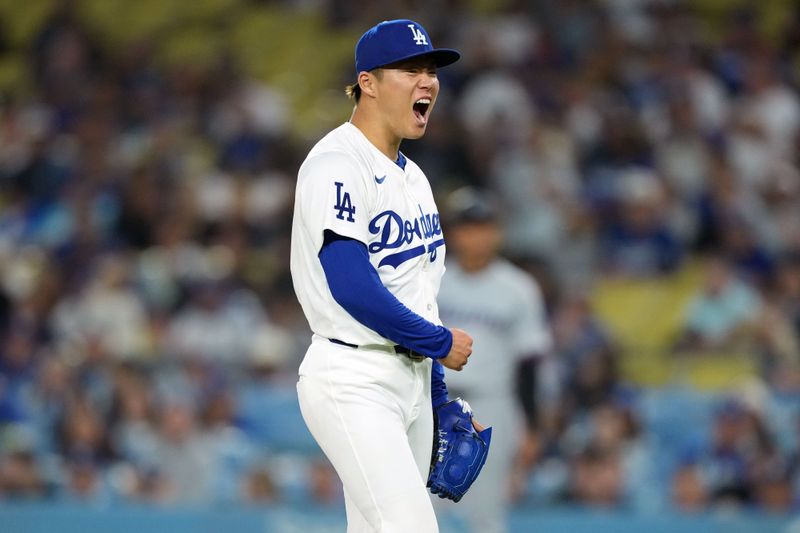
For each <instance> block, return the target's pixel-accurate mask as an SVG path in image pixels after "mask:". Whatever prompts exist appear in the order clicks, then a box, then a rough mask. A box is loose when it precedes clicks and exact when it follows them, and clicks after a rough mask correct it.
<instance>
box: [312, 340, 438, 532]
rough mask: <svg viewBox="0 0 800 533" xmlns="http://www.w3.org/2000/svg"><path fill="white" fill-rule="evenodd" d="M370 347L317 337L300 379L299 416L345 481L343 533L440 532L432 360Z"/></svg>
mask: <svg viewBox="0 0 800 533" xmlns="http://www.w3.org/2000/svg"><path fill="white" fill-rule="evenodd" d="M374 348H375V349H367V348H365V347H361V348H350V347H347V346H340V345H337V344H333V343H331V342H330V341H328V340H327V339H324V338H322V337H318V336H314V339H313V341H312V343H311V346H310V347H309V349H308V351H307V352H306V355H305V358H304V359H303V363H302V364H301V365H300V372H299V373H300V379H299V381H298V383H297V393H298V397H299V400H300V409H301V411H302V414H303V418H304V420H305V422H306V425H307V426H308V428H309V430H310V431H311V434H312V435H313V436H314V438H315V439H316V441H317V443H318V444H319V445H320V448H322V451H323V452H324V453H325V455H326V456H327V457H328V459H329V460H330V462H331V464H332V465H333V467H334V468H335V469H336V472H337V473H338V475H339V477H340V479H341V480H342V484H343V486H344V495H345V508H346V512H347V532H348V533H373V532H374V533H437V532H438V531H439V527H438V525H437V522H436V515H435V514H434V511H433V505H432V504H431V500H430V496H429V494H428V490H427V488H426V487H425V482H426V480H427V476H428V468H429V465H430V458H431V447H432V443H433V413H432V410H431V391H430V383H431V361H430V360H429V359H427V358H426V359H424V360H422V361H413V360H411V359H410V358H408V357H407V356H405V355H402V354H395V353H394V350H391V349H390V350H385V349H378V348H377V347H374Z"/></svg>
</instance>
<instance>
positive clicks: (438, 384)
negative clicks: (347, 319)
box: [319, 231, 453, 407]
mask: <svg viewBox="0 0 800 533" xmlns="http://www.w3.org/2000/svg"><path fill="white" fill-rule="evenodd" d="M319 260H320V263H321V264H322V269H323V271H324V272H325V278H326V279H327V281H328V287H329V288H330V290H331V294H332V295H333V299H334V300H336V303H338V304H339V305H341V306H342V307H343V308H344V310H345V311H347V312H348V313H350V315H351V316H352V317H353V318H355V319H356V320H358V321H359V322H360V323H362V324H364V325H365V326H367V327H368V328H370V329H372V330H373V331H375V332H377V333H378V334H379V335H381V336H382V337H386V338H387V339H391V340H392V341H393V342H395V343H397V344H399V345H401V346H405V347H406V348H409V349H411V350H414V351H415V352H419V353H421V354H423V355H426V356H428V357H430V358H432V359H433V360H434V361H433V372H432V379H431V397H432V403H433V405H434V407H436V406H438V405H440V404H442V403H444V402H446V401H447V387H446V386H445V384H444V367H442V365H441V363H439V362H438V361H436V359H439V358H442V357H444V356H446V355H447V354H448V353H449V352H450V348H451V346H452V344H453V335H452V333H450V330H449V329H447V328H445V327H443V326H437V325H436V324H433V323H432V322H429V321H428V320H425V319H424V318H422V317H421V316H419V315H418V314H416V313H414V312H413V311H411V310H410V309H409V308H408V307H406V306H405V305H403V303H402V302H400V300H398V299H397V298H396V297H395V296H394V295H393V294H392V293H391V292H389V290H388V289H387V288H386V287H385V286H384V285H383V283H382V282H381V279H380V277H379V276H378V272H377V271H376V270H375V268H374V267H373V266H372V264H371V263H370V262H369V253H368V252H367V247H366V245H364V243H362V242H359V241H357V240H355V239H350V238H346V237H340V236H339V235H336V234H335V233H333V232H330V231H326V232H325V242H324V244H323V245H322V250H320V253H319Z"/></svg>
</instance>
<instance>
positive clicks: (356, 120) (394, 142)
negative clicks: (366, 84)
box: [350, 106, 403, 161]
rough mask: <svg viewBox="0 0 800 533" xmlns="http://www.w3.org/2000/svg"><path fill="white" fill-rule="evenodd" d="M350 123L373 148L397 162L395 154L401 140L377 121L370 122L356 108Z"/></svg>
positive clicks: (398, 149)
mask: <svg viewBox="0 0 800 533" xmlns="http://www.w3.org/2000/svg"><path fill="white" fill-rule="evenodd" d="M350 123H351V124H352V125H353V126H355V127H356V128H358V129H359V130H361V133H363V134H364V137H366V138H367V140H368V141H369V142H371V143H372V144H373V145H374V146H375V148H377V149H378V150H380V151H381V153H383V155H385V156H386V157H388V158H389V159H390V160H392V161H395V160H397V153H398V152H399V151H400V142H401V141H402V140H403V139H401V138H399V137H397V136H396V135H394V134H393V133H391V132H389V131H387V129H386V128H385V127H384V126H383V124H381V123H380V122H379V121H376V120H370V119H369V117H367V116H366V114H365V113H364V112H359V108H358V106H356V108H355V110H353V115H352V116H351V117H350Z"/></svg>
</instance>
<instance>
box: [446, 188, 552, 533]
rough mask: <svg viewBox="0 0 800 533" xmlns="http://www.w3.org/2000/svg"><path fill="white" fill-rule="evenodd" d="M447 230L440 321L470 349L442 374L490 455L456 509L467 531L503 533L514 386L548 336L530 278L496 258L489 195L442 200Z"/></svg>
mask: <svg viewBox="0 0 800 533" xmlns="http://www.w3.org/2000/svg"><path fill="white" fill-rule="evenodd" d="M444 210H445V233H446V235H447V242H448V247H449V250H450V252H451V254H452V255H451V257H453V256H454V259H450V260H449V261H448V263H447V274H446V275H445V276H444V279H443V280H442V287H441V290H440V292H439V312H440V314H441V317H442V320H443V321H444V323H445V324H448V325H449V326H453V327H459V328H464V329H467V330H468V331H470V334H471V335H472V336H473V340H474V345H473V346H474V350H475V352H476V353H477V354H480V357H476V358H474V359H472V360H471V363H472V364H471V365H470V366H469V367H468V368H467V369H465V370H464V371H463V372H459V373H458V374H456V373H447V384H448V390H449V391H450V396H451V397H453V398H455V397H456V396H461V397H462V398H467V399H468V401H469V403H470V405H471V406H472V408H473V409H474V410H475V412H477V413H480V416H481V419H482V420H484V421H487V420H488V421H489V422H490V423H491V424H492V425H493V426H494V427H495V434H494V435H493V443H492V446H493V448H492V450H491V452H490V453H489V457H488V458H487V460H486V465H485V467H484V470H483V472H482V473H481V475H480V476H479V478H478V479H477V480H476V481H475V484H474V485H473V486H472V487H471V489H470V491H469V492H468V493H467V494H466V496H464V498H463V503H462V504H460V506H459V508H458V509H457V510H454V512H456V513H457V514H459V515H462V513H464V514H465V515H466V516H467V518H468V522H469V526H470V531H472V532H475V533H478V532H480V533H500V532H504V531H507V530H508V529H507V525H506V514H507V511H508V506H509V504H510V483H509V480H510V479H511V478H512V469H513V465H514V461H515V458H516V456H517V450H518V446H519V445H520V443H521V442H522V441H523V439H524V437H525V434H526V431H525V421H524V416H523V413H522V409H521V408H520V407H521V404H520V402H519V401H518V399H517V395H516V391H517V388H516V385H517V380H518V377H517V376H518V375H519V372H520V366H521V365H522V364H523V362H525V363H527V364H528V365H530V362H531V360H532V359H534V360H535V359H540V358H542V357H544V356H546V354H547V353H548V351H549V350H550V346H551V336H550V331H549V329H548V325H547V322H546V318H545V310H544V306H543V302H542V296H541V293H540V289H539V286H538V285H537V283H536V281H535V280H534V279H533V278H532V277H531V276H529V275H528V274H527V273H525V272H524V271H522V270H521V269H519V268H517V267H515V266H514V265H512V264H511V263H510V262H509V261H507V260H505V259H503V258H501V257H499V255H498V253H499V251H500V248H501V245H502V241H503V234H502V231H501V228H500V220H499V213H498V206H497V205H496V203H495V201H494V198H493V197H492V196H490V195H489V194H488V193H487V192H485V191H481V190H479V189H476V188H472V187H463V188H460V189H458V190H456V191H454V192H452V193H451V194H450V195H449V196H448V197H447V199H446V203H445V205H444Z"/></svg>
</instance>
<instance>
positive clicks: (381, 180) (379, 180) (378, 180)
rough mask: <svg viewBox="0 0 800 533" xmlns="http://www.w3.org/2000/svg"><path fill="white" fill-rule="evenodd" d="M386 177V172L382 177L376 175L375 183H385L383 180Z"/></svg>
mask: <svg viewBox="0 0 800 533" xmlns="http://www.w3.org/2000/svg"><path fill="white" fill-rule="evenodd" d="M385 179H386V174H384V175H383V177H380V178H379V177H378V176H375V183H377V184H378V185H380V184H381V183H383V181H384V180H385Z"/></svg>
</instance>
